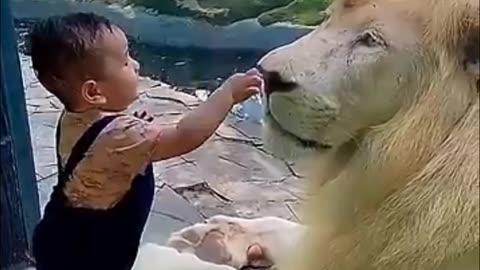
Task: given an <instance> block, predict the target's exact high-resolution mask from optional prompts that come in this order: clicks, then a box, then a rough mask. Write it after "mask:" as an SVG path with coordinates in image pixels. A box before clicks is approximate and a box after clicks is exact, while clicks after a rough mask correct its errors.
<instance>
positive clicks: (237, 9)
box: [100, 0, 331, 25]
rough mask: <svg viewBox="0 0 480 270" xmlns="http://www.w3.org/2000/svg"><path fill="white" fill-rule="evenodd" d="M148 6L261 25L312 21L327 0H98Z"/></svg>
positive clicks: (222, 21)
mask: <svg viewBox="0 0 480 270" xmlns="http://www.w3.org/2000/svg"><path fill="white" fill-rule="evenodd" d="M100 1H104V2H109V3H112V2H115V3H119V4H123V5H130V4H133V5H136V6H143V7H146V8H150V9H153V10H155V11H156V12H158V13H159V14H167V15H174V16H188V17H192V18H196V19H204V20H206V21H208V22H210V23H213V24H216V25H227V24H231V23H233V22H236V21H240V20H243V19H248V18H258V20H259V22H260V23H261V24H262V25H270V24H272V23H276V22H291V23H294V24H301V25H316V24H319V23H321V22H322V21H323V20H324V18H325V17H326V16H325V13H324V12H323V11H324V10H325V9H326V8H327V7H328V5H329V3H330V1H331V0H100Z"/></svg>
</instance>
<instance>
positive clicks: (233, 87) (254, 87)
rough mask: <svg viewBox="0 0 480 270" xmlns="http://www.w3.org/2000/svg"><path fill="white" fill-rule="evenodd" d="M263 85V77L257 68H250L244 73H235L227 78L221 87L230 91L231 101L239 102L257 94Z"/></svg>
mask: <svg viewBox="0 0 480 270" xmlns="http://www.w3.org/2000/svg"><path fill="white" fill-rule="evenodd" d="M262 85H263V77H262V74H261V73H260V72H258V70H257V69H255V68H252V69H250V70H249V71H247V72H246V73H237V74H234V75H232V76H231V77H230V78H228V79H227V80H226V81H225V82H224V83H223V85H222V86H221V88H222V89H223V90H224V91H230V92H231V94H232V98H233V102H234V103H239V102H242V101H244V100H246V99H248V98H249V97H251V96H253V95H256V94H258V93H259V92H260V91H261V87H262Z"/></svg>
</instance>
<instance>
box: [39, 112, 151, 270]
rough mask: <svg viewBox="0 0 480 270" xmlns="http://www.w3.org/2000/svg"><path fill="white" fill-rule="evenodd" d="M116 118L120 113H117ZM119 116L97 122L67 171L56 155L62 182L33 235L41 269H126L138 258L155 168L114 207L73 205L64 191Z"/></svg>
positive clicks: (78, 145)
mask: <svg viewBox="0 0 480 270" xmlns="http://www.w3.org/2000/svg"><path fill="white" fill-rule="evenodd" d="M117 116H118V115H117ZM117 116H107V117H104V118H102V119H100V120H98V121H97V122H95V123H94V124H93V125H92V126H91V127H90V128H89V129H87V131H85V133H84V134H83V135H82V136H81V137H80V139H79V140H78V141H77V143H76V144H75V146H74V147H73V149H72V152H71V154H70V157H69V158H68V161H67V163H66V164H65V167H64V168H63V166H61V159H60V156H59V154H58V142H59V139H60V124H59V125H58V126H57V159H58V172H59V173H58V184H57V185H56V186H55V188H54V190H53V193H52V195H51V198H50V201H49V202H48V204H47V206H46V207H45V213H44V216H43V219H42V220H41V221H40V223H39V224H38V225H37V227H36V229H35V233H34V236H33V255H34V257H35V259H36V264H37V265H36V267H37V270H97V269H98V270H128V269H131V268H132V266H133V263H134V261H135V258H136V256H137V251H138V247H139V244H140V238H141V235H142V232H143V229H144V227H145V223H146V221H147V218H148V214H149V211H150V207H151V205H152V201H153V194H154V189H155V183H154V174H153V169H152V165H151V164H149V165H148V166H147V168H146V170H145V173H144V174H143V175H137V176H136V177H135V179H134V180H133V182H132V185H131V188H130V190H129V191H128V192H127V193H126V194H125V196H124V197H123V199H122V200H121V201H120V202H119V203H118V204H116V205H115V206H114V207H113V208H111V209H107V210H95V209H88V208H74V207H71V206H69V203H68V198H67V197H66V195H65V193H64V192H63V189H64V187H65V183H66V182H67V181H69V178H70V175H71V174H72V172H73V170H74V169H75V167H76V166H77V164H78V163H79V162H80V161H81V160H82V158H83V156H84V154H85V152H86V151H87V150H88V149H89V147H90V146H91V145H92V143H93V141H94V140H95V138H96V137H97V136H98V135H99V134H100V132H101V131H102V130H103V129H104V128H105V127H106V126H107V125H108V124H109V123H110V122H111V121H112V120H114V119H115V118H116V117H117Z"/></svg>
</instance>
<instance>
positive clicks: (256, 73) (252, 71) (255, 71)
mask: <svg viewBox="0 0 480 270" xmlns="http://www.w3.org/2000/svg"><path fill="white" fill-rule="evenodd" d="M245 74H247V75H256V76H260V77H262V73H260V71H258V69H256V68H251V69H249V70H248V71H247V72H246V73H245Z"/></svg>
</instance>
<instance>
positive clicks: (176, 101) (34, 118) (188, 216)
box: [20, 55, 303, 244]
mask: <svg viewBox="0 0 480 270" xmlns="http://www.w3.org/2000/svg"><path fill="white" fill-rule="evenodd" d="M20 59H21V64H22V71H23V78H24V85H25V91H26V102H27V110H28V115H29V121H30V131H31V136H32V144H33V151H34V158H35V168H36V175H37V180H38V188H39V192H40V204H41V207H42V209H43V207H44V205H45V203H46V201H47V199H48V197H49V194H50V192H51V190H52V186H53V185H54V184H55V182H56V179H57V178H56V159H55V147H54V131H55V126H56V121H57V118H58V116H59V113H60V112H61V110H62V106H61V104H60V103H59V102H58V100H56V99H55V98H54V97H53V96H52V95H50V94H49V93H47V92H46V91H45V90H44V89H43V88H42V87H41V85H40V84H39V82H38V80H37V79H36V77H35V76H34V74H33V71H32V70H31V67H30V66H31V62H30V59H29V58H28V57H25V56H22V55H21V56H20ZM199 102H200V101H199V100H198V99H197V98H196V97H194V96H191V95H188V94H184V93H181V92H177V91H174V90H173V89H171V87H169V86H168V85H165V84H162V83H160V82H158V81H152V80H149V79H145V78H144V79H142V81H141V98H140V99H139V101H138V102H137V103H136V104H135V105H134V106H133V108H132V110H146V111H147V112H149V113H151V114H153V115H154V116H155V117H156V118H158V120H159V121H160V123H161V124H162V125H165V126H169V125H174V124H175V123H176V122H177V121H178V120H179V119H180V118H181V117H182V115H183V114H184V113H186V112H188V111H190V110H191V109H192V108H194V107H195V106H198V104H199ZM155 174H156V180H157V182H156V186H157V191H156V199H155V204H154V206H153V208H152V211H151V216H150V219H149V223H148V227H147V229H146V232H145V235H144V241H147V242H155V243H159V244H162V243H163V242H164V241H165V240H166V238H167V237H168V236H169V234H170V233H171V232H172V231H175V230H178V229H180V228H183V227H185V226H188V225H191V224H193V223H195V222H201V221H202V220H203V219H204V218H206V217H210V216H212V215H216V214H226V215H233V216H240V217H258V216H265V215H273V216H279V217H283V218H287V219H290V220H296V214H295V210H294V209H296V207H297V205H298V203H299V200H300V199H301V198H302V193H301V190H302V182H303V181H302V179H301V177H299V176H298V174H297V173H296V172H295V170H294V168H293V166H292V165H291V164H288V163H287V162H284V161H281V160H278V159H275V158H273V157H272V156H271V155H270V154H269V153H267V152H266V151H265V150H264V149H263V148H262V142H261V139H260V125H259V124H255V123H253V122H249V121H241V120H238V118H237V117H235V116H234V115H233V114H231V115H230V116H229V117H228V119H227V120H226V121H225V122H224V123H223V124H222V126H221V127H220V128H219V130H218V131H217V133H216V134H215V136H213V137H212V138H211V139H210V140H209V141H208V142H207V143H206V144H205V145H203V146H202V147H201V148H199V149H198V150H196V151H194V152H192V153H189V154H187V155H185V156H182V157H178V158H173V159H171V160H168V161H164V162H158V163H156V164H155Z"/></svg>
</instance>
